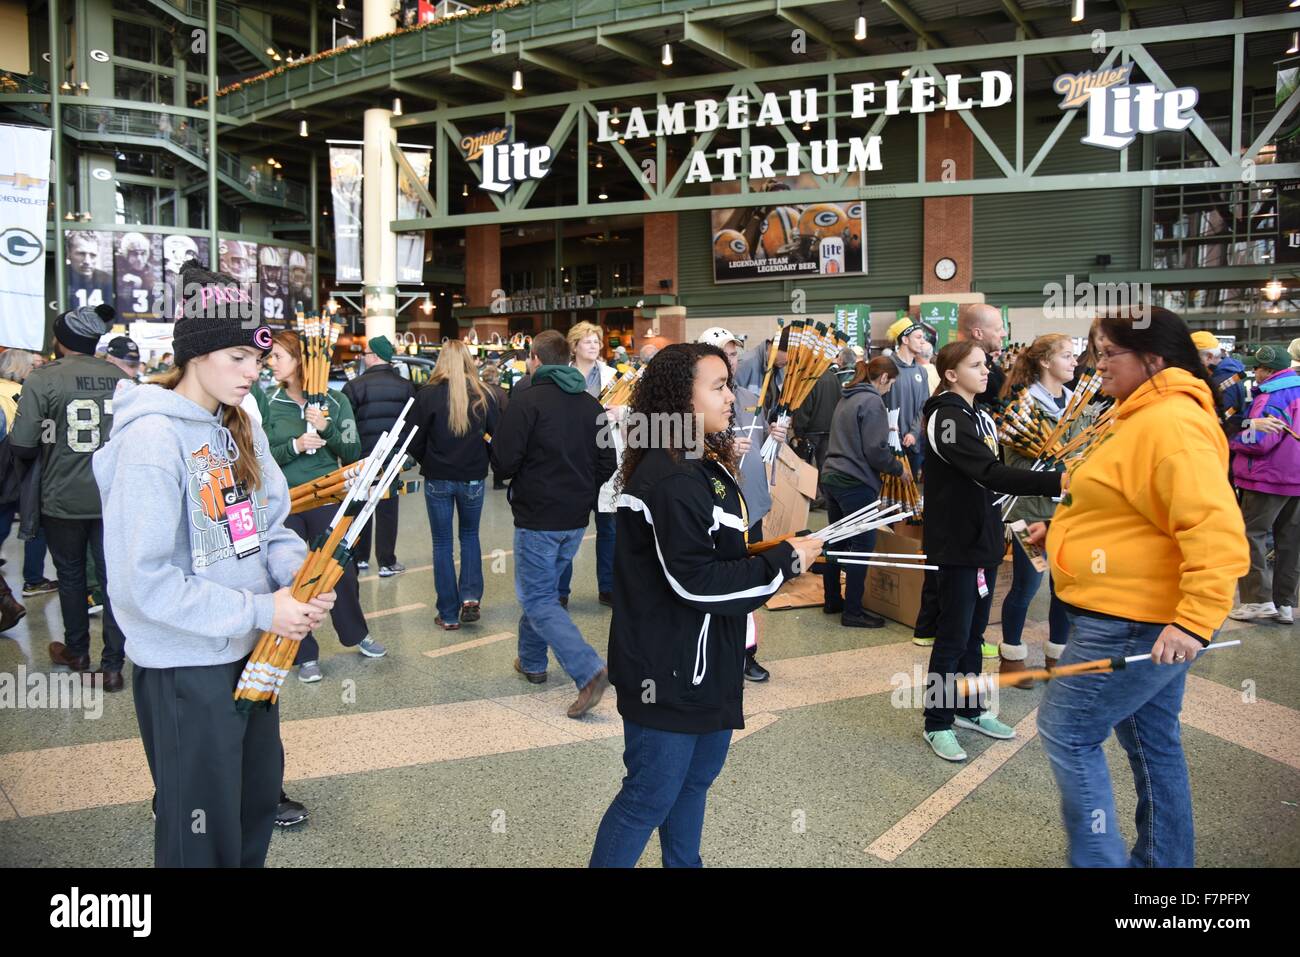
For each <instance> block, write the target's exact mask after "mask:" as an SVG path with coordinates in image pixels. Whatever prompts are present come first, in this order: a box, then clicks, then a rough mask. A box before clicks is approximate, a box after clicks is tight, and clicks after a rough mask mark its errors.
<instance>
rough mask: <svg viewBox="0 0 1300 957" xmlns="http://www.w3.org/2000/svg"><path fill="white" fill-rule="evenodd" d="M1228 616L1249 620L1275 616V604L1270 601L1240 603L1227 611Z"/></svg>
mask: <svg viewBox="0 0 1300 957" xmlns="http://www.w3.org/2000/svg"><path fill="white" fill-rule="evenodd" d="M1228 617H1229V618H1231V619H1233V620H1235V621H1251V620H1253V619H1255V618H1276V617H1277V606H1276V605H1274V604H1273V603H1272V602H1271V601H1264V602H1259V603H1258V604H1254V605H1240V606H1238V607H1236V608H1234V609H1232V611H1230V612H1228Z"/></svg>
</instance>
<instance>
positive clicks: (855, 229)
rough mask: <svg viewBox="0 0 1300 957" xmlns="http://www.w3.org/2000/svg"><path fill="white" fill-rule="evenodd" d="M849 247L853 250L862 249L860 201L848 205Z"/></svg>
mask: <svg viewBox="0 0 1300 957" xmlns="http://www.w3.org/2000/svg"><path fill="white" fill-rule="evenodd" d="M848 243H849V249H850V250H853V251H855V252H857V251H860V250H861V249H862V203H861V202H857V203H854V204H853V205H851V206H850V207H849V237H848Z"/></svg>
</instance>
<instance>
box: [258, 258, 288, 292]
mask: <svg viewBox="0 0 1300 957" xmlns="http://www.w3.org/2000/svg"><path fill="white" fill-rule="evenodd" d="M257 258H258V260H259V261H260V263H261V267H262V268H261V279H262V286H263V287H264V291H265V293H266V294H267V295H268V296H274V295H278V294H279V292H280V290H281V288H283V285H282V284H283V282H284V259H283V258H282V257H281V256H280V250H278V249H276V248H275V247H274V246H263V247H262V248H261V250H259V252H258V255H257Z"/></svg>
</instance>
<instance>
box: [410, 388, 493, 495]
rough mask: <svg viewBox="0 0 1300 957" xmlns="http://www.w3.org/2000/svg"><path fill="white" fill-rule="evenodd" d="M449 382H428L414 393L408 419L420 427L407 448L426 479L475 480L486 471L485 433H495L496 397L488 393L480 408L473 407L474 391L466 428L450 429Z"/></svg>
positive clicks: (479, 479)
mask: <svg viewBox="0 0 1300 957" xmlns="http://www.w3.org/2000/svg"><path fill="white" fill-rule="evenodd" d="M448 389H449V387H448V385H447V383H446V382H445V381H444V382H431V383H429V384H428V385H426V386H424V387H422V388H421V389H420V391H419V392H417V393H416V394H415V405H414V406H412V407H411V413H410V414H409V415H408V416H407V421H409V422H413V423H415V424H416V425H418V426H419V427H420V431H419V432H417V433H415V438H414V439H412V440H411V447H410V448H409V449H408V450H407V451H408V452H409V453H410V454H411V456H412V457H413V458H414V459H415V460H416V461H417V462H419V463H420V474H421V475H423V476H424V477H425V478H426V479H443V480H445V481H448V482H478V481H481V480H482V479H483V478H484V476H486V475H487V473H488V443H487V441H486V440H485V437H484V436H485V433H486V434H487V435H494V434H495V432H496V430H497V423H498V422H499V421H500V415H499V414H498V412H497V403H496V399H494V398H493V397H492V393H490V392H489V393H488V395H487V401H486V402H485V403H484V404H483V407H482V409H481V410H478V411H476V410H475V408H474V397H473V393H471V394H470V403H469V429H468V430H467V431H466V432H465V434H464V435H456V434H454V433H453V432H452V431H451V425H450V419H451V409H450V407H449V405H448V403H447V398H448Z"/></svg>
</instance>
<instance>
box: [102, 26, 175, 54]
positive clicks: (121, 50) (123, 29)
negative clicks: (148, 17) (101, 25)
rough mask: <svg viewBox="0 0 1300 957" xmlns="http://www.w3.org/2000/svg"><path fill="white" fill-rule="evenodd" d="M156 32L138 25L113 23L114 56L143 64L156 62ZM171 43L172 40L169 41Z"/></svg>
mask: <svg viewBox="0 0 1300 957" xmlns="http://www.w3.org/2000/svg"><path fill="white" fill-rule="evenodd" d="M153 36H154V32H153V31H152V30H150V29H149V28H148V27H142V26H140V24H138V23H128V22H126V21H125V20H114V21H113V54H114V56H119V57H126V58H127V59H128V60H139V61H141V62H142V63H153V62H154V47H153ZM168 42H170V40H169V41H168Z"/></svg>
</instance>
